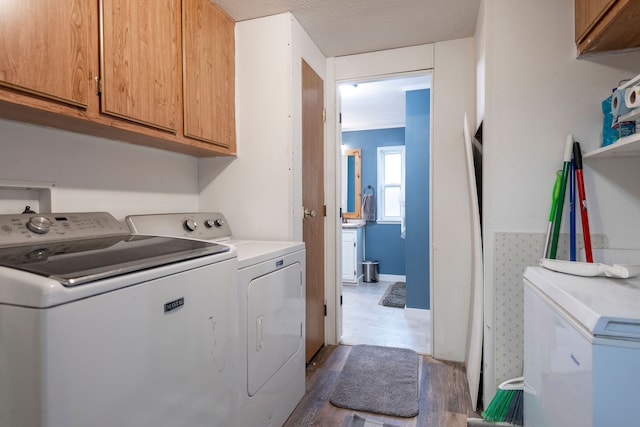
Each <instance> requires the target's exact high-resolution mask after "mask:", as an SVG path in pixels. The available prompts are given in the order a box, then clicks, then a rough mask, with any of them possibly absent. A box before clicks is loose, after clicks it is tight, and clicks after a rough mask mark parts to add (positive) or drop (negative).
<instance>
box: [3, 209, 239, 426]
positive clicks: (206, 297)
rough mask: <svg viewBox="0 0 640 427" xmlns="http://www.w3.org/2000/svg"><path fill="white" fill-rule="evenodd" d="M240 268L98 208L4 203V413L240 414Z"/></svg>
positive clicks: (58, 416) (158, 419)
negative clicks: (63, 209)
mask: <svg viewBox="0 0 640 427" xmlns="http://www.w3.org/2000/svg"><path fill="white" fill-rule="evenodd" d="M236 267H237V258H236V256H235V251H234V250H233V249H232V248H229V247H227V246H224V245H218V244H212V243H209V242H200V241H193V240H188V239H175V238H163V237H150V236H132V235H131V234H130V232H129V230H128V229H127V228H126V227H125V226H124V225H123V224H121V223H119V222H118V221H117V220H115V219H114V218H113V217H112V216H111V215H109V214H108V213H104V212H99V213H65V214H37V215H36V214H26V215H25V214H23V215H0V426H7V427H9V426H10V427H87V426H92V427H113V426H140V427H158V426H190V427H191V426H202V427H204V426H207V427H209V426H224V427H227V426H234V425H241V424H239V422H238V420H237V418H236V417H237V412H236V411H235V410H234V409H235V406H234V405H235V402H236V401H237V396H238V393H237V387H236V382H235V381H236V378H235V372H234V370H233V369H232V365H233V362H234V361H235V360H236V358H237V354H235V353H234V352H233V343H234V342H235V341H237V335H235V333H236V331H237V326H236V325H235V323H236V321H235V316H234V314H235V313H236V312H237V302H236V296H235V280H236V274H237V273H236V271H237V269H236ZM185 332H187V333H185Z"/></svg>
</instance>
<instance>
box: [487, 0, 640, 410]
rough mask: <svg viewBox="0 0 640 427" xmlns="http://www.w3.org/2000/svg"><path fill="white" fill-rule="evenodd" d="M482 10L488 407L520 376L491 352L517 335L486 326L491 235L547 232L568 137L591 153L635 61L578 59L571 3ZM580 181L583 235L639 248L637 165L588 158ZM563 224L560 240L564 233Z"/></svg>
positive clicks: (496, 4) (639, 68)
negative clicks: (501, 386)
mask: <svg viewBox="0 0 640 427" xmlns="http://www.w3.org/2000/svg"><path fill="white" fill-rule="evenodd" d="M483 3H484V5H483V7H482V8H481V13H482V11H484V13H483V17H482V19H483V21H482V22H481V23H480V25H479V29H480V36H481V37H482V38H484V39H485V40H484V43H482V42H481V43H480V45H481V46H482V45H484V49H485V51H484V54H485V61H484V65H485V73H486V74H485V86H484V88H480V92H481V93H484V94H485V104H484V111H485V113H484V117H485V122H484V164H483V167H484V174H483V185H484V206H483V208H484V210H483V216H484V217H483V227H484V251H485V290H486V299H485V313H486V317H485V367H484V368H485V369H484V373H485V382H484V384H485V390H484V393H485V394H484V395H485V399H486V400H485V401H486V402H488V401H489V399H491V398H492V397H493V393H494V392H495V388H496V386H497V384H498V383H499V382H501V381H502V380H504V379H505V377H507V376H517V375H520V372H504V371H501V366H494V362H495V355H494V353H495V352H497V351H501V350H502V349H500V348H496V347H495V343H496V342H498V340H497V339H496V336H497V335H498V334H503V333H505V332H506V333H507V334H509V333H514V334H516V333H520V334H521V325H520V326H519V327H518V325H509V326H508V328H507V327H506V325H498V324H494V323H493V322H494V319H495V317H496V313H497V312H498V311H500V310H504V309H505V308H504V307H501V306H497V305H496V306H495V307H494V301H495V298H496V297H497V296H496V295H494V286H495V282H496V280H497V279H498V278H497V277H495V274H494V270H495V268H496V263H497V262H498V261H497V260H496V251H497V249H496V247H495V244H494V239H495V236H496V234H498V233H502V232H511V231H514V232H515V231H517V232H524V233H545V232H546V225H547V219H548V212H549V207H550V197H551V187H552V186H553V182H554V177H555V171H556V170H557V169H559V168H561V163H562V152H563V148H564V142H565V138H566V136H567V134H569V133H573V134H574V135H575V138H576V140H578V141H580V142H581V143H582V148H583V151H589V150H592V149H594V148H596V147H598V146H599V144H600V134H601V126H602V115H601V112H600V103H601V101H602V99H604V98H606V97H607V96H608V95H609V94H610V93H611V89H612V88H613V87H614V86H616V85H617V84H618V81H619V80H621V79H624V78H629V77H631V76H633V75H636V74H637V73H640V53H639V52H635V53H626V54H609V55H602V56H597V57H591V58H585V59H576V49H575V45H574V42H573V37H574V34H573V27H574V26H573V20H574V13H573V1H572V0H541V1H537V2H513V1H510V0H493V1H486V2H483ZM480 58H481V57H480ZM479 110H480V107H479ZM584 173H585V186H586V189H587V201H588V205H589V215H590V218H589V220H590V225H591V232H592V233H604V234H606V235H607V236H608V239H609V246H610V247H634V248H637V247H640V243H638V242H640V228H639V227H637V226H636V225H635V223H636V221H637V218H638V217H639V216H640V190H638V188H637V187H638V186H637V182H639V181H640V168H639V167H638V160H637V159H622V160H598V161H588V160H587V161H586V162H585V172H584ZM634 183H635V184H634ZM566 223H567V221H563V232H566V231H568V226H567V224H566ZM540 251H542V248H540ZM521 285H522V283H521V281H518V283H514V284H513V286H514V287H516V288H518V289H519V288H521ZM519 303H520V302H519V301H514V302H513V304H519ZM494 310H495V311H494ZM501 328H502V329H501ZM518 329H520V331H517V330H518ZM510 331H514V332H510ZM520 336H521V335H520ZM519 340H520V341H521V338H519ZM512 345H514V346H516V345H518V342H516V341H515V340H514V342H513V343H512ZM518 357H520V358H521V354H519V355H518ZM520 360H521V359H520Z"/></svg>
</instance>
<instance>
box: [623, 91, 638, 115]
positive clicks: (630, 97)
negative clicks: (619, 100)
mask: <svg viewBox="0 0 640 427" xmlns="http://www.w3.org/2000/svg"><path fill="white" fill-rule="evenodd" d="M624 104H625V106H626V107H627V108H629V109H631V110H632V109H634V108H638V107H640V85H635V86H633V87H629V88H627V89H626V90H625V92H624Z"/></svg>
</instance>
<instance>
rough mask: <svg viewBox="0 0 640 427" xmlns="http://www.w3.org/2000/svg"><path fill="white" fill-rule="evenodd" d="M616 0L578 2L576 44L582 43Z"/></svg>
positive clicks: (576, 2)
mask: <svg viewBox="0 0 640 427" xmlns="http://www.w3.org/2000/svg"><path fill="white" fill-rule="evenodd" d="M614 2H615V0H576V1H575V14H576V15H575V17H576V23H575V31H576V42H578V41H580V40H581V39H582V38H583V37H584V35H585V34H586V33H587V31H589V30H590V29H591V28H592V27H593V26H594V25H595V23H596V22H597V21H598V19H599V18H601V17H602V15H603V14H604V13H605V12H607V10H609V8H610V7H611V5H612V4H613V3H614Z"/></svg>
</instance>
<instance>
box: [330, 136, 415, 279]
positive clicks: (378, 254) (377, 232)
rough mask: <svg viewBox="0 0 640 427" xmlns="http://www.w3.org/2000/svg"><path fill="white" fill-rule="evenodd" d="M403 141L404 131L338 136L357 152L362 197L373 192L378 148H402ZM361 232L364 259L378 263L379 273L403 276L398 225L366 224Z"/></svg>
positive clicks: (402, 250)
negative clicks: (363, 235)
mask: <svg viewBox="0 0 640 427" xmlns="http://www.w3.org/2000/svg"><path fill="white" fill-rule="evenodd" d="M404 140H405V131H404V128H392V129H375V130H363V131H349V132H343V133H342V143H343V145H345V146H346V147H347V148H349V149H355V148H359V149H360V150H361V155H362V157H361V160H362V162H361V165H362V166H361V168H362V194H364V191H365V189H367V186H368V185H371V187H373V188H376V185H377V183H378V171H377V168H378V166H377V165H378V160H377V155H378V154H377V152H378V147H384V146H392V145H404ZM369 191H370V190H369ZM376 196H377V194H376ZM364 231H365V253H366V258H367V260H371V261H378V262H379V263H380V264H379V266H378V268H379V273H380V274H397V275H405V264H406V263H405V241H404V239H402V238H401V237H400V225H399V224H377V223H374V222H368V223H367V225H366V227H365V230H364Z"/></svg>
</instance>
